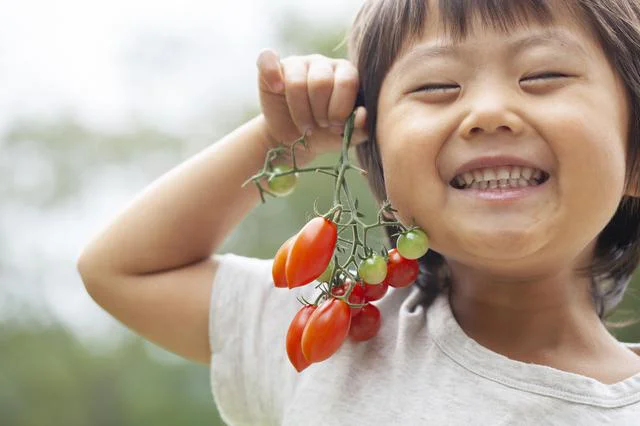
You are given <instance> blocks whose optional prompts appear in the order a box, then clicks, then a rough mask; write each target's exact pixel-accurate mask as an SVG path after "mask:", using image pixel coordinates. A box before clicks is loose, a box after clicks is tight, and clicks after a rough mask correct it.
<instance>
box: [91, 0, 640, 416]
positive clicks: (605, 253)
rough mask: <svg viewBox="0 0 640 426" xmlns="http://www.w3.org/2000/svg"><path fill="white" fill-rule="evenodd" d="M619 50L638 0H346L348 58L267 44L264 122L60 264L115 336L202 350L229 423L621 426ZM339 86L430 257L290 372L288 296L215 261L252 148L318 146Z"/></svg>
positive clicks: (627, 45) (638, 369)
mask: <svg viewBox="0 0 640 426" xmlns="http://www.w3.org/2000/svg"><path fill="white" fill-rule="evenodd" d="M498 5H499V6H498ZM638 46H640V5H639V4H638V3H637V1H635V0H590V1H587V0H575V1H568V0H567V1H552V0H537V1H535V0H520V1H513V2H493V1H492V2H489V1H482V0H474V1H463V0H449V1H439V2H438V1H435V0H431V1H427V2H424V1H423V0H369V1H366V3H365V5H364V6H363V8H362V10H361V11H360V13H359V14H358V16H357V18H356V22H355V24H354V28H353V32H352V35H351V39H350V54H351V58H352V61H353V64H354V65H351V64H350V63H349V62H347V61H344V60H335V59H328V58H325V57H321V56H316V55H314V56H308V57H292V58H287V59H284V60H282V61H280V60H279V58H278V57H277V55H276V54H275V53H274V52H272V51H265V52H263V53H262V54H261V55H260V57H259V60H258V67H259V75H260V80H259V88H260V100H261V105H262V111H263V114H262V115H260V116H259V117H257V118H255V119H254V120H252V121H250V122H249V123H247V124H246V125H244V126H242V127H241V128H239V129H238V130H236V131H234V132H233V133H231V134H230V135H228V136H227V137H226V138H224V139H223V140H222V141H220V142H219V143H217V144H215V145H213V146H212V147H210V148H208V149H206V150H205V151H203V152H202V153H200V154H199V155H197V156H195V157H194V158H193V159H191V160H189V161H187V162H186V163H184V164H182V165H180V166H179V167H177V168H176V169H175V170H172V171H171V172H169V173H168V174H167V175H165V176H163V177H162V178H161V179H159V180H158V181H157V182H155V183H154V184H153V185H151V187H150V188H148V189H147V190H146V191H145V192H144V193H143V194H141V195H140V196H139V197H138V198H137V199H136V200H134V202H133V203H132V205H131V206H129V208H128V209H127V210H126V211H125V212H124V213H123V214H122V215H121V216H120V217H119V218H118V219H117V220H116V221H115V222H114V223H113V224H111V225H110V226H109V227H108V228H107V229H106V230H105V231H104V232H103V233H102V234H101V235H99V236H98V237H97V238H96V239H95V240H94V241H93V242H92V243H91V244H90V245H89V246H88V247H87V248H86V249H85V251H84V253H83V255H82V256H81V258H80V260H79V262H78V268H79V271H80V273H81V275H82V278H83V280H84V282H85V284H86V287H87V289H88V291H89V292H90V294H91V295H92V297H94V299H95V300H96V301H97V302H98V303H99V304H101V305H102V306H103V307H104V308H105V309H107V310H108V311H109V312H110V313H111V314H113V315H114V316H115V317H116V318H118V319H119V320H121V321H122V322H123V323H125V324H126V325H127V326H129V327H130V328H132V329H133V330H135V331H137V332H138V333H140V334H142V335H143V336H145V337H147V338H149V339H150V340H153V341H155V342H157V343H158V344H160V345H163V346H164V347H166V348H168V349H169V350H172V351H175V352H177V353H179V354H182V355H183V356H185V357H187V358H190V359H194V360H199V361H202V362H209V361H211V380H212V386H213V390H214V393H215V396H216V401H217V403H218V406H219V408H220V411H221V413H222V415H223V418H224V419H225V421H227V422H229V423H230V424H234V425H258V424H273V425H275V424H284V425H338V424H355V425H365V424H380V425H417V424H430V425H442V424H447V425H466V424H474V425H476V424H482V425H484V424H486V425H496V424H503V425H506V424H509V425H511V424H517V425H522V424H527V425H539V424H563V425H596V424H597V425H601V424H612V425H613V424H615V425H632V424H638V422H639V420H638V418H640V358H639V357H638V354H637V353H634V352H633V351H634V350H635V351H640V345H636V346H634V345H629V344H623V343H620V342H617V341H616V340H615V339H614V338H613V337H612V336H611V334H610V333H609V332H608V331H607V329H606V328H605V327H604V325H603V322H602V319H603V317H604V316H605V315H606V314H607V313H608V312H610V311H611V310H612V309H613V308H614V307H615V306H616V304H617V303H618V302H619V300H620V298H621V297H622V294H623V293H624V290H625V288H626V286H627V284H628V282H629V278H630V276H631V274H632V272H633V270H634V269H635V267H636V265H637V263H638V253H640V251H639V247H640V239H639V238H638V237H639V235H638V233H639V230H640V222H639V221H638V216H637V215H638V213H637V212H638V209H637V208H638V201H637V200H638V198H637V197H638V196H639V194H638V191H637V185H636V183H637V182H638V172H639V168H638V164H640V158H639V153H638V146H639V145H638V141H639V140H640V139H639V136H640V127H639V120H638V114H639V113H640V110H639V109H638V108H640V102H639V101H640V59H639V58H640V48H639V47H638ZM358 88H359V89H360V91H361V93H362V95H363V96H362V99H363V105H361V106H360V107H359V108H358V110H357V118H356V129H357V131H356V133H355V136H354V142H356V143H359V142H363V141H365V142H364V143H361V144H360V145H359V146H358V148H357V149H358V157H359V159H360V162H361V164H362V166H363V167H364V168H365V169H367V170H368V172H369V179H370V183H371V186H372V188H373V191H374V193H375V195H376V197H377V198H378V199H379V200H380V201H382V200H384V199H387V198H388V199H389V200H390V201H391V203H392V205H393V206H394V208H395V209H396V210H397V211H398V212H397V218H398V219H399V220H400V221H401V222H402V223H404V224H406V225H411V224H413V223H415V224H417V225H418V226H420V227H421V228H422V229H424V230H425V231H426V232H427V233H428V235H429V238H430V241H431V251H429V253H428V254H427V255H426V256H424V257H423V258H422V259H420V262H421V267H422V273H421V276H420V277H419V278H418V280H417V282H416V285H415V286H413V287H407V288H403V289H393V291H391V292H390V293H388V294H387V295H386V296H385V297H384V298H383V299H381V300H379V301H378V302H376V305H377V306H378V308H379V309H380V311H381V312H382V316H383V325H382V328H381V329H380V332H379V334H378V335H377V336H375V337H374V338H373V339H371V340H368V341H366V342H359V343H354V342H351V341H346V342H345V343H344V344H343V345H342V347H341V348H340V350H339V351H338V352H337V353H335V354H334V356H332V357H331V358H329V359H328V360H326V361H323V362H321V363H317V364H313V365H311V366H310V367H309V368H307V369H306V370H304V371H303V372H301V373H297V372H296V371H295V370H294V369H293V368H292V366H291V365H290V364H289V361H288V359H287V356H286V354H285V351H284V338H285V334H286V331H287V327H288V324H289V322H290V321H291V318H292V317H293V316H294V314H295V312H296V311H297V310H298V309H299V307H300V305H299V303H298V302H297V301H296V298H295V295H305V294H306V293H305V292H307V291H309V290H308V288H306V289H304V290H299V289H294V290H290V291H288V290H282V289H274V288H273V282H272V278H271V261H270V260H258V259H247V258H243V257H240V256H235V255H231V254H227V255H213V253H215V252H216V249H217V248H218V247H219V246H220V244H221V243H222V241H223V240H224V239H225V237H226V236H227V235H228V234H229V232H230V231H231V230H232V229H233V228H234V226H236V225H237V224H238V222H239V221H240V220H241V219H242V217H244V216H245V215H246V214H247V213H248V212H249V211H250V210H251V209H252V208H254V207H255V206H256V205H257V204H258V202H259V196H258V193H257V191H256V190H255V188H253V187H246V188H244V189H242V190H241V189H240V185H241V184H242V182H244V181H245V180H246V179H247V178H248V177H249V176H251V175H252V174H254V173H255V172H256V171H257V170H258V169H260V167H261V165H262V163H263V161H264V157H265V153H266V150H267V149H268V148H269V147H271V146H273V145H274V144H275V143H277V142H285V141H286V142H290V141H293V140H295V139H297V138H298V137H300V135H301V134H303V133H305V132H307V134H309V141H310V147H311V148H310V151H309V152H308V154H307V155H306V156H305V158H304V159H303V161H304V162H308V161H309V160H311V159H312V158H313V157H314V156H315V155H317V154H319V153H321V152H325V151H327V150H331V149H338V147H339V145H340V140H341V138H340V136H339V133H340V132H341V130H342V126H343V124H344V122H345V120H346V119H347V117H348V116H349V114H350V112H351V111H352V110H353V108H354V105H356V95H357V93H358ZM383 172H384V173H383ZM221 206H224V208H221ZM284 237H285V236H283V240H284ZM212 283H213V284H212ZM298 290H299V291H298ZM209 301H211V302H210V303H209Z"/></svg>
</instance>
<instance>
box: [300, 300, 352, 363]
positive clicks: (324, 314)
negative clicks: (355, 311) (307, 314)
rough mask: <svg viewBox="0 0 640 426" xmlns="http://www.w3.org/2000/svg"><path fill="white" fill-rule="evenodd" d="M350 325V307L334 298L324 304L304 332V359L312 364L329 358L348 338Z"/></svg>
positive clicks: (314, 314) (312, 315)
mask: <svg viewBox="0 0 640 426" xmlns="http://www.w3.org/2000/svg"><path fill="white" fill-rule="evenodd" d="M356 318H357V317H356ZM350 324H351V313H350V309H349V305H347V304H346V303H345V302H343V301H342V300H340V299H333V298H331V299H329V300H327V301H326V302H324V303H323V304H322V305H320V306H319V307H318V309H316V310H315V311H314V312H313V313H312V314H311V318H309V321H308V322H307V325H306V326H305V328H304V331H303V332H302V343H301V345H302V353H303V354H304V357H305V358H306V359H307V360H308V361H309V362H312V363H313V362H320V361H324V360H325V359H327V358H329V357H330V356H331V355H333V354H334V353H335V352H336V351H337V350H338V349H339V348H340V346H341V345H342V342H344V340H345V339H346V338H347V335H348V334H349V325H350Z"/></svg>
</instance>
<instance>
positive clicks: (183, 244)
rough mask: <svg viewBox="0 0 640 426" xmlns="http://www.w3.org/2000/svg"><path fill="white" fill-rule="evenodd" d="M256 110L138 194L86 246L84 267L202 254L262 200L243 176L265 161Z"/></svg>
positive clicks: (191, 258)
mask: <svg viewBox="0 0 640 426" xmlns="http://www.w3.org/2000/svg"><path fill="white" fill-rule="evenodd" d="M264 123H265V122H264V119H263V117H262V116H259V117H257V118H255V119H253V120H251V121H250V122H248V123H247V124H245V125H243V126H242V127H240V128H238V129H237V130H235V131H234V132H232V133H231V134H229V135H227V136H226V137H224V138H223V139H222V140H221V141H219V142H217V143H215V144H213V145H212V146H210V147H208V148H206V149H205V150H203V151H202V152H200V153H199V154H197V155H195V156H194V157H192V158H190V159H188V160H187V161H185V162H184V163H182V164H180V165H179V166H177V167H175V168H174V169H173V170H171V171H169V172H168V173H166V174H165V175H163V176H162V177H160V178H159V179H158V180H156V181H155V182H153V183H152V184H151V185H149V187H147V188H146V189H145V190H144V191H143V192H142V193H141V194H139V195H138V196H137V197H136V198H135V199H134V200H133V201H132V202H131V204H130V205H128V206H127V208H126V209H125V210H124V211H123V212H122V213H120V214H119V215H118V216H117V217H116V218H115V220H114V221H113V222H112V223H111V224H110V225H109V226H108V227H107V228H106V229H105V230H103V231H102V232H101V233H100V234H99V235H97V236H96V237H95V239H94V240H93V241H91V243H90V244H89V245H88V246H87V247H86V248H85V249H84V250H83V253H82V255H81V257H80V260H79V261H78V267H79V269H81V270H82V269H84V270H88V271H92V272H94V273H99V274H103V273H118V274H130V275H131V274H146V273H153V272H158V271H162V270H168V269H173V268H177V267H180V266H184V265H188V264H191V263H194V262H198V261H200V260H203V259H205V258H207V257H209V256H211V254H212V253H214V252H215V251H216V250H217V249H218V247H220V245H221V244H222V242H223V241H224V239H225V238H226V237H227V235H229V233H230V232H231V231H232V230H233V229H234V227H235V226H237V225H238V223H239V222H240V221H241V220H242V219H243V218H244V217H245V216H246V215H247V214H248V213H249V212H250V211H251V210H252V209H253V208H254V207H255V206H256V205H257V204H258V203H259V201H260V195H259V192H258V190H257V189H256V187H255V185H253V184H252V185H247V186H246V187H244V188H241V185H242V183H243V182H245V181H246V180H247V178H249V177H250V176H252V175H253V174H255V173H256V172H257V171H258V170H260V169H261V167H262V166H263V164H264V160H265V155H266V151H267V147H268V146H269V139H268V136H267V133H266V126H265V124H264Z"/></svg>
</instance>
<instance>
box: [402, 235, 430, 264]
mask: <svg viewBox="0 0 640 426" xmlns="http://www.w3.org/2000/svg"><path fill="white" fill-rule="evenodd" d="M396 245H397V247H398V252H399V253H400V254H401V255H402V257H404V258H405V259H417V258H419V257H422V256H424V255H425V254H426V253H427V250H429V238H428V237H427V234H425V233H424V231H423V230H421V229H412V230H411V231H407V232H405V233H403V234H400V236H399V237H398V242H397V244H396Z"/></svg>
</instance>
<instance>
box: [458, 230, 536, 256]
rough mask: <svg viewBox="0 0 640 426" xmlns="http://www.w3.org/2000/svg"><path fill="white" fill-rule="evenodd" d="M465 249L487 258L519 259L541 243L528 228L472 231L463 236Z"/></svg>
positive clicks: (533, 250) (530, 253) (529, 253)
mask: <svg viewBox="0 0 640 426" xmlns="http://www.w3.org/2000/svg"><path fill="white" fill-rule="evenodd" d="M463 240H464V247H465V250H466V251H468V252H469V253H471V254H473V255H475V256H478V257H482V258H487V259H496V260H503V261H508V260H512V261H513V260H519V259H524V258H526V257H528V256H531V255H532V254H534V253H536V252H537V251H538V250H539V249H540V248H541V247H542V245H543V242H542V241H540V239H539V238H536V235H535V234H532V233H531V231H530V229H529V230H527V229H522V230H520V229H510V230H504V229H501V230H499V231H497V230H496V231H493V232H487V231H485V230H483V231H482V232H477V233H474V234H473V235H469V237H468V238H464V239H463Z"/></svg>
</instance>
